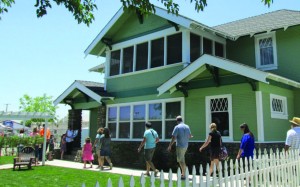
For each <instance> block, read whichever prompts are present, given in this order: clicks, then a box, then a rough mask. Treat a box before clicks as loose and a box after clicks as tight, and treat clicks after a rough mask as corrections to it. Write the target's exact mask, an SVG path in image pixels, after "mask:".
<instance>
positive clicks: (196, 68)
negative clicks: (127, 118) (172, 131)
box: [157, 54, 300, 96]
mask: <svg viewBox="0 0 300 187" xmlns="http://www.w3.org/2000/svg"><path fill="white" fill-rule="evenodd" d="M206 64H207V65H211V66H214V67H218V68H220V69H223V70H226V71H229V72H232V73H235V74H238V75H242V76H245V77H248V78H251V79H253V80H257V81H260V82H264V83H266V84H269V82H268V79H271V80H274V81H276V82H280V83H283V84H287V85H290V86H293V87H296V88H300V83H299V82H296V81H293V80H290V79H287V78H285V77H281V76H278V75H275V74H272V73H268V72H264V71H260V70H257V69H255V68H253V67H250V66H247V65H244V64H240V63H238V62H234V61H231V60H228V59H224V58H220V57H216V56H211V55H207V54H204V55H202V56H201V57H199V58H198V59H197V60H196V61H194V62H193V63H191V64H190V65H188V66H187V67H185V68H184V69H183V70H181V71H180V72H178V73H177V74H176V75H175V76H173V77H172V78H171V79H169V80H168V81H166V82H165V83H164V84H162V85H161V86H160V87H158V88H157V91H158V96H159V95H161V94H163V93H165V92H167V91H170V93H172V92H174V91H176V84H177V83H179V82H189V81H190V80H192V79H194V78H195V77H197V76H199V75H200V74H202V73H203V72H204V71H205V70H207V68H206V66H205V65H206Z"/></svg>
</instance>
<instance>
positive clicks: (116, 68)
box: [110, 50, 121, 76]
mask: <svg viewBox="0 0 300 187" xmlns="http://www.w3.org/2000/svg"><path fill="white" fill-rule="evenodd" d="M120 53H121V51H120V50H117V51H112V52H111V55H110V76H113V75H119V73H120Z"/></svg>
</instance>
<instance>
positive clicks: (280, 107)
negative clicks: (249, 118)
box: [270, 94, 288, 119]
mask: <svg viewBox="0 0 300 187" xmlns="http://www.w3.org/2000/svg"><path fill="white" fill-rule="evenodd" d="M270 107H271V117H272V118H279V119H288V112H287V101H286V97H283V96H279V95H275V94H270Z"/></svg>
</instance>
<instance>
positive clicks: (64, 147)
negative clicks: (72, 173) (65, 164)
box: [60, 134, 67, 160]
mask: <svg viewBox="0 0 300 187" xmlns="http://www.w3.org/2000/svg"><path fill="white" fill-rule="evenodd" d="M66 137H67V135H66V134H63V135H61V139H60V159H61V160H63V159H64V154H65V152H66V151H67V142H66Z"/></svg>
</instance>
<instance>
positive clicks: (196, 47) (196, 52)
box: [190, 33, 201, 62]
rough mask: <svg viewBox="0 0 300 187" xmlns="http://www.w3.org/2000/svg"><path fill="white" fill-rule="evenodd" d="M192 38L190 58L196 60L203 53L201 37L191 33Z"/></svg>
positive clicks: (192, 60)
mask: <svg viewBox="0 0 300 187" xmlns="http://www.w3.org/2000/svg"><path fill="white" fill-rule="evenodd" d="M190 40H191V41H190V60H191V62H194V61H195V60H197V58H199V57H200V54H201V37H200V36H199V35H197V34H194V33H191V35H190Z"/></svg>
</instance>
